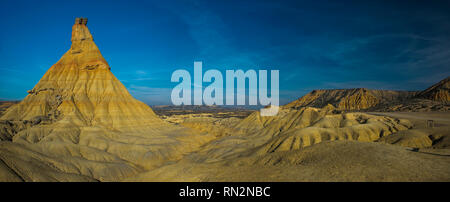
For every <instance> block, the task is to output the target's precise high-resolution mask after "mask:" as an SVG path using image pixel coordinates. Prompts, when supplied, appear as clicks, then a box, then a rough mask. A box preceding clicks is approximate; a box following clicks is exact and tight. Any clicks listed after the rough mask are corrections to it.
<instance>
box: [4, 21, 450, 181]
mask: <svg viewBox="0 0 450 202" xmlns="http://www.w3.org/2000/svg"><path fill="white" fill-rule="evenodd" d="M86 23H87V20H86V21H85V20H84V19H78V18H77V20H76V22H75V24H74V25H73V27H72V39H71V41H72V45H71V47H70V49H69V50H68V51H67V52H66V53H65V54H64V55H63V56H62V57H61V59H60V60H59V61H58V62H57V63H56V64H54V65H53V66H52V67H50V69H49V70H48V71H47V72H46V73H45V75H44V76H43V77H42V78H41V80H40V81H39V82H38V83H37V84H36V85H35V86H34V87H33V88H32V89H31V90H29V91H28V95H27V96H26V97H25V98H24V99H23V100H22V101H21V102H19V103H16V104H5V103H2V112H1V117H0V181H447V182H448V181H450V147H449V146H450V136H449V135H450V134H449V133H450V112H449V101H450V96H449V85H450V79H449V77H447V78H444V77H446V76H448V75H443V78H444V80H442V81H441V82H439V83H437V84H436V85H433V86H431V87H430V88H428V89H424V90H423V91H386V90H370V89H365V88H355V89H336V90H334V89H328V90H314V91H312V92H310V93H308V94H306V95H305V96H303V97H300V98H299V99H298V100H295V101H293V102H291V103H289V104H287V105H284V106H281V107H280V111H279V113H278V114H277V115H276V116H261V115H260V112H259V110H247V109H242V108H238V109H236V108H221V107H216V106H209V107H207V106H201V107H175V106H154V107H153V109H152V108H150V107H149V106H148V105H146V104H144V103H143V102H141V101H138V100H136V99H134V98H133V97H132V96H131V95H130V93H129V92H128V90H127V89H126V88H125V86H124V85H123V84H122V83H121V82H120V81H119V80H118V79H117V78H116V77H115V76H114V75H113V74H112V72H111V68H110V66H109V65H108V63H107V62H106V60H105V59H104V58H103V56H102V55H101V53H100V50H99V49H98V47H97V45H96V44H95V43H94V40H93V37H92V35H91V33H90V31H89V30H88V28H87V25H86ZM3 108H7V109H6V110H3Z"/></svg>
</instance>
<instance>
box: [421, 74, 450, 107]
mask: <svg viewBox="0 0 450 202" xmlns="http://www.w3.org/2000/svg"><path fill="white" fill-rule="evenodd" d="M449 91H450V77H447V78H445V79H443V80H442V81H439V82H438V83H436V84H434V85H433V86H431V87H429V88H427V89H426V90H424V91H422V92H420V93H419V94H418V95H417V97H420V98H425V99H429V100H434V101H440V102H449V101H450V93H449Z"/></svg>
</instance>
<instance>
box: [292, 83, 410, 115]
mask: <svg viewBox="0 0 450 202" xmlns="http://www.w3.org/2000/svg"><path fill="white" fill-rule="evenodd" d="M416 94H417V92H414V91H392V90H370V89H366V88H355V89H335V90H313V91H311V92H310V93H308V94H306V95H305V96H303V97H301V98H299V99H298V100H295V101H293V102H291V103H289V104H287V105H285V106H284V107H286V108H299V107H306V106H309V107H324V106H326V105H328V104H331V105H333V106H335V107H336V108H337V109H338V110H345V111H351V110H361V109H368V108H371V107H375V106H377V105H378V104H381V103H388V102H393V101H398V100H400V101H404V100H408V99H410V98H413V97H414V96H415V95H416Z"/></svg>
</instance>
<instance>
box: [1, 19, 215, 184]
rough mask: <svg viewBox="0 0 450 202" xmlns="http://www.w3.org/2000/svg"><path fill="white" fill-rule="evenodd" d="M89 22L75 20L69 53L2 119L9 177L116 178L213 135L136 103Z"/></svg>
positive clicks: (158, 162) (178, 153)
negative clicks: (173, 122) (173, 121)
mask: <svg viewBox="0 0 450 202" xmlns="http://www.w3.org/2000/svg"><path fill="white" fill-rule="evenodd" d="M86 22H87V20H84V19H82V20H80V19H77V20H76V22H75V24H74V25H73V27H72V46H71V47H70V49H69V50H68V51H67V52H66V53H65V54H64V55H63V56H62V57H61V59H60V60H59V61H58V62H57V63H56V64H54V65H53V66H52V67H50V69H49V70H48V71H47V72H46V73H45V75H44V76H43V77H42V79H41V80H40V81H39V82H38V83H37V84H36V86H35V87H34V88H33V89H31V90H30V91H28V93H29V94H28V96H27V97H26V98H25V99H24V100H22V101H21V102H20V103H18V104H16V105H13V106H12V107H10V108H8V109H7V111H6V112H5V114H4V115H3V116H2V117H1V118H0V119H1V123H2V124H0V125H1V127H0V129H1V130H0V133H1V134H0V139H1V140H4V141H2V142H0V144H1V145H0V160H1V161H0V162H2V164H1V165H0V167H1V169H2V170H1V171H0V173H8V174H5V175H8V176H10V177H8V179H6V180H17V179H19V180H24V181H53V180H57V181H67V180H70V181H78V180H101V181H110V180H114V181H117V180H119V179H121V178H123V177H126V176H130V175H134V174H136V173H137V172H138V171H143V170H146V169H150V168H153V167H155V166H159V165H161V164H163V163H164V162H166V161H170V160H177V159H179V158H181V157H182V155H183V154H185V153H188V152H190V151H192V150H194V149H195V148H197V147H199V146H200V145H202V144H203V143H205V142H207V141H209V140H210V139H211V138H212V137H213V136H210V135H207V134H204V135H196V134H195V133H194V132H192V131H190V130H189V129H186V128H182V127H178V126H175V125H171V124H168V123H166V122H164V121H162V120H160V119H159V118H158V117H157V116H156V115H155V114H154V113H153V111H152V109H151V108H150V107H148V106H147V105H146V104H144V103H142V102H140V101H138V100H136V99H134V98H133V97H132V96H131V95H130V94H129V92H128V91H127V89H126V88H125V87H124V86H123V85H122V83H121V82H120V81H119V80H118V79H117V78H116V77H115V76H114V75H113V74H112V72H111V70H110V69H111V68H110V67H109V65H108V63H107V62H106V60H105V59H104V58H103V56H102V55H101V53H100V51H99V49H98V47H97V46H96V44H95V43H94V41H93V38H92V35H91V33H90V32H89V30H88V28H87V26H86ZM11 176H15V177H11ZM0 181H5V179H1V180H0Z"/></svg>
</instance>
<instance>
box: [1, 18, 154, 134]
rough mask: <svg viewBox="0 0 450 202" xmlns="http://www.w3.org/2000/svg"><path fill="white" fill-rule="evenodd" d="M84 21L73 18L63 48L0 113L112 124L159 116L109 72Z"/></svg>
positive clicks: (131, 123)
mask: <svg viewBox="0 0 450 202" xmlns="http://www.w3.org/2000/svg"><path fill="white" fill-rule="evenodd" d="M86 22H87V19H84V18H82V19H79V18H77V20H76V21H75V24H74V25H73V26H72V45H71V47H70V49H69V51H67V52H66V53H65V54H64V55H63V56H62V58H61V59H60V60H59V61H58V62H57V63H56V64H54V65H53V66H52V67H51V68H50V69H49V70H48V71H47V73H45V75H44V76H43V77H42V79H41V80H40V81H39V82H38V83H37V84H36V86H35V87H34V88H33V89H32V90H30V91H28V92H29V95H28V96H27V97H26V98H25V99H24V100H23V101H22V102H21V103H20V104H18V105H17V106H14V107H12V108H11V109H10V110H8V111H7V112H6V114H5V115H4V116H3V117H2V119H7V120H32V119H33V118H36V117H40V118H41V119H46V120H49V121H51V122H53V123H55V122H59V123H66V124H69V123H70V124H75V125H78V126H97V125H103V126H105V127H108V128H115V129H120V128H122V127H130V126H141V125H148V124H152V123H154V122H155V121H156V122H158V121H159V119H157V118H156V116H155V114H154V113H153V111H152V110H151V109H150V107H148V106H147V105H145V104H143V103H142V102H140V101H137V100H135V99H134V98H133V97H132V96H131V95H130V94H129V93H128V91H127V89H126V88H125V87H124V86H123V85H122V83H120V81H119V80H118V79H117V78H116V77H115V76H114V75H113V74H112V73H111V71H110V69H111V68H110V67H109V65H108V63H107V62H106V60H105V59H104V58H103V56H102V54H101V53H100V50H99V49H98V47H97V45H96V44H95V43H94V40H93V37H92V35H91V33H90V32H89V29H88V27H87V26H86Z"/></svg>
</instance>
